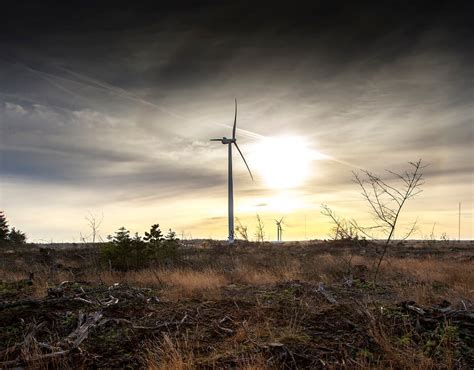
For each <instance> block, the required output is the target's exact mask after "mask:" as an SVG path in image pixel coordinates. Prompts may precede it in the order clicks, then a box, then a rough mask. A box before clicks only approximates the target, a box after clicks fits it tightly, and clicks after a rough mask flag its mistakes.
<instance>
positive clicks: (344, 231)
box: [321, 204, 366, 281]
mask: <svg viewBox="0 0 474 370" xmlns="http://www.w3.org/2000/svg"><path fill="white" fill-rule="evenodd" d="M321 208H322V210H321V214H322V215H324V216H326V217H329V218H330V219H331V221H332V223H333V224H334V227H333V228H332V230H331V231H332V233H333V239H334V240H345V241H348V242H351V243H354V244H355V246H356V247H357V248H361V247H362V243H361V241H360V240H359V235H358V233H357V229H356V228H355V227H354V226H353V225H352V222H351V221H348V220H346V219H345V218H342V217H339V216H338V215H337V214H336V212H334V211H333V210H332V209H331V208H329V206H327V205H326V204H322V205H321ZM363 243H364V244H365V243H366V240H363ZM346 255H347V257H346ZM346 255H345V254H342V255H341V258H342V260H343V262H344V263H345V264H346V265H347V269H348V273H349V279H351V281H352V269H353V267H352V259H353V258H354V249H353V248H348V250H346Z"/></svg>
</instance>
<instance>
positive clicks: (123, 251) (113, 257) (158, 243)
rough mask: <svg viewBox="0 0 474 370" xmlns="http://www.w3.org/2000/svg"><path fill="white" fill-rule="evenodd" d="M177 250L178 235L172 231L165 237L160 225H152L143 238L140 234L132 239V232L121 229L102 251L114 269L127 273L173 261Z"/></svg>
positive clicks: (105, 259)
mask: <svg viewBox="0 0 474 370" xmlns="http://www.w3.org/2000/svg"><path fill="white" fill-rule="evenodd" d="M177 248H178V238H176V233H175V232H174V231H172V230H171V229H170V230H169V232H168V234H167V235H166V237H163V234H162V232H161V230H160V225H158V224H155V225H152V226H151V228H150V231H149V232H145V236H144V237H143V238H141V237H140V236H139V235H138V233H135V235H134V237H133V238H131V237H130V231H128V230H127V229H125V228H124V227H121V228H120V229H119V230H118V231H117V232H116V233H115V235H114V236H113V237H112V236H109V242H108V243H107V244H105V245H104V246H103V247H102V249H101V258H102V261H103V262H106V263H109V264H110V266H111V267H113V268H114V269H117V270H122V271H126V270H130V269H141V268H144V267H147V266H149V265H150V264H151V263H152V262H155V263H163V262H165V261H167V260H170V259H173V258H174V257H175V256H176V254H177Z"/></svg>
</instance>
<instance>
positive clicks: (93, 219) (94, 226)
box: [80, 212, 104, 245]
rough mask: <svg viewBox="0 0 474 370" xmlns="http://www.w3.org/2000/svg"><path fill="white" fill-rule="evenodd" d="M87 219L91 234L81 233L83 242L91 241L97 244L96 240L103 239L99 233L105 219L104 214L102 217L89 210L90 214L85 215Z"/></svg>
mask: <svg viewBox="0 0 474 370" xmlns="http://www.w3.org/2000/svg"><path fill="white" fill-rule="evenodd" d="M85 219H86V221H87V226H88V227H89V234H87V235H82V233H81V234H80V235H81V240H82V242H83V243H89V240H90V241H91V243H92V245H95V242H96V240H100V241H103V240H102V237H101V236H100V234H99V229H100V225H102V221H104V215H101V216H100V217H98V216H96V215H94V214H93V213H91V212H89V215H87V216H86V217H85Z"/></svg>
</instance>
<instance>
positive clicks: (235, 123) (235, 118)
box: [232, 98, 237, 139]
mask: <svg viewBox="0 0 474 370" xmlns="http://www.w3.org/2000/svg"><path fill="white" fill-rule="evenodd" d="M236 126H237V98H236V99H235V117H234V127H233V128H232V139H235V129H236Z"/></svg>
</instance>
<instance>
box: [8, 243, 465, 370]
mask: <svg viewBox="0 0 474 370" xmlns="http://www.w3.org/2000/svg"><path fill="white" fill-rule="evenodd" d="M377 248H378V247H377V246H376V245H375V244H370V243H369V244H367V245H363V246H361V245H358V244H356V243H351V242H340V241H338V242H305V243H285V244H279V245H272V244H264V245H258V244H253V243H239V244H237V245H236V246H235V247H232V248H230V247H228V246H226V245H221V244H219V243H217V242H211V241H207V242H199V243H190V244H189V245H188V246H183V247H181V248H180V253H179V258H178V259H177V260H174V261H169V262H168V263H166V264H162V265H156V266H153V267H151V268H147V269H144V270H138V271H128V272H117V271H113V270H110V269H109V268H107V266H103V265H102V266H101V265H100V264H99V262H98V253H97V248H80V249H79V248H76V249H62V250H52V249H41V250H40V249H39V248H34V247H30V248H29V249H27V250H23V251H14V252H6V251H4V252H3V253H2V254H1V261H2V262H1V265H0V267H1V270H0V280H1V282H0V367H5V368H6V367H17V366H27V367H29V368H46V367H49V368H51V367H53V368H68V367H70V368H80V367H91V366H97V367H108V368H111V367H115V368H116V367H121V368H141V367H147V368H151V369H191V368H239V369H281V368H289V369H290V368H322V367H325V368H407V367H408V368H417V369H430V368H466V369H468V368H472V367H473V366H474V353H473V348H474V268H473V267H474V250H473V244H472V243H471V242H463V243H457V242H450V243H448V242H443V243H441V242H437V243H435V242H432V241H430V242H428V241H427V242H416V243H415V242H410V243H400V244H399V245H395V246H393V247H392V248H391V249H390V251H389V253H388V256H387V259H386V261H385V262H384V263H383V265H382V271H381V274H380V277H379V280H378V282H377V284H376V285H375V286H374V285H373V283H372V268H373V264H374V261H375V257H376V250H377ZM29 273H34V276H33V277H32V278H28V277H29Z"/></svg>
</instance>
